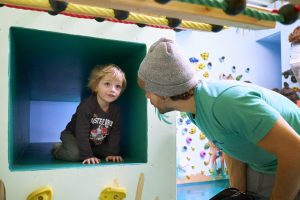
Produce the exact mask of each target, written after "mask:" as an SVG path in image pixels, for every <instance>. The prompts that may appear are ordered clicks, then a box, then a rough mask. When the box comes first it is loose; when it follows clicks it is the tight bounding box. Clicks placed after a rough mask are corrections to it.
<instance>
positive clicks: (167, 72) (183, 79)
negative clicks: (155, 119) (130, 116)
mask: <svg viewBox="0 0 300 200" xmlns="http://www.w3.org/2000/svg"><path fill="white" fill-rule="evenodd" d="M197 83H198V79H197V77H196V72H195V70H194V69H193V68H192V67H191V65H190V63H189V61H188V59H187V58H186V57H185V56H184V54H183V53H182V52H181V51H180V49H179V48H178V46H176V44H175V43H174V42H173V41H172V40H169V39H166V38H161V39H159V40H158V41H157V42H155V43H154V44H153V45H152V46H151V47H150V49H149V52H148V54H147V55H146V57H145V58H144V60H143V61H142V63H141V65H140V68H139V71H138V84H139V86H140V87H141V88H143V89H145V90H146V92H147V97H148V96H149V97H150V96H151V97H152V96H156V97H158V99H159V97H162V99H161V100H163V99H167V98H168V97H174V96H178V95H179V96H180V95H182V94H185V93H190V90H191V89H192V88H194V87H195V86H196V85H197ZM183 96H185V95H183ZM149 97H148V98H149ZM149 99H150V98H149ZM156 99H157V98H156ZM150 101H151V99H150ZM151 103H152V104H155V102H154V100H153V102H151ZM154 106H156V107H157V108H159V106H158V105H154ZM161 110H163V109H161ZM161 110H160V111H161ZM167 111H171V108H170V109H167ZM167 111H165V112H167Z"/></svg>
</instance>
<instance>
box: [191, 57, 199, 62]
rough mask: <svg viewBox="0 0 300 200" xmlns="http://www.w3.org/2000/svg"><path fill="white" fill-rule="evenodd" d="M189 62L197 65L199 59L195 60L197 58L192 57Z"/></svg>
mask: <svg viewBox="0 0 300 200" xmlns="http://www.w3.org/2000/svg"><path fill="white" fill-rule="evenodd" d="M189 60H190V62H191V63H197V62H199V60H198V59H197V58H195V57H190V58H189Z"/></svg>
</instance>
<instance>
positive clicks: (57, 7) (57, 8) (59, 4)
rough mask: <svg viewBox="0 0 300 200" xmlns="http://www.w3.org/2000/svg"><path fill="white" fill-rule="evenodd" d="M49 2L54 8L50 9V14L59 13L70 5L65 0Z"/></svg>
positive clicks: (50, 0)
mask: <svg viewBox="0 0 300 200" xmlns="http://www.w3.org/2000/svg"><path fill="white" fill-rule="evenodd" d="M49 4H50V6H51V8H52V10H49V11H48V13H49V14H50V15H57V14H59V13H60V12H62V11H64V10H66V9H67V7H68V3H67V2H64V1H57V0H49Z"/></svg>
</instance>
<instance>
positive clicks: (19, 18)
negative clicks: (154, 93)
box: [0, 7, 176, 200]
mask: <svg viewBox="0 0 300 200" xmlns="http://www.w3.org/2000/svg"><path fill="white" fill-rule="evenodd" d="M0 18H1V20H0V44H1V46H0V66H1V67H0V81H1V83H0V91H1V93H0V127H1V129H0V179H2V180H3V181H4V183H5V186H6V195H7V197H6V198H7V199H11V200H21V199H26V197H27V195H28V194H29V193H31V192H32V191H34V190H35V189H37V188H40V187H42V186H46V185H49V186H51V187H52V188H53V190H54V198H53V199H57V200H62V199H74V200H83V199H89V200H92V199H98V196H99V193H100V191H101V190H102V189H103V187H104V186H106V185H112V183H113V180H114V179H118V181H119V184H120V186H121V187H125V188H126V189H127V198H126V199H130V200H131V199H134V196H135V191H136V187H137V182H138V178H139V174H140V173H144V174H145V184H144V190H143V200H152V199H154V198H155V197H156V196H158V197H159V198H160V199H162V200H168V199H169V200H174V199H176V177H175V174H176V170H175V160H176V159H175V154H176V153H175V126H170V125H167V124H165V123H163V122H161V121H159V119H158V118H157V116H156V114H155V112H154V108H153V107H152V106H151V104H148V108H147V109H148V163H147V164H137V165H129V164H123V165H106V166H86V167H82V168H70V169H61V168H60V169H55V170H39V171H13V172H12V171H10V170H9V165H8V123H9V121H8V105H9V102H8V91H9V88H8V73H9V72H8V66H9V28H10V27H11V26H18V27H25V28H32V29H39V30H46V31H54V32H61V33H68V34H76V35H84V36H91V37H96V38H107V39H114V40H123V41H124V40H125V41H130V42H140V43H146V44H147V46H148V47H149V45H150V44H152V43H153V42H154V41H156V40H157V39H158V38H160V37H162V36H165V37H169V38H174V36H175V34H174V32H173V31H170V30H162V29H154V28H143V29H140V28H139V27H137V26H135V25H125V24H117V23H110V22H103V23H99V22H96V21H95V20H89V19H78V18H71V17H66V16H62V15H57V16H50V15H48V14H47V13H46V12H38V11H25V10H18V9H13V8H7V7H2V8H1V11H0ZM28 48H30V47H28ZM168 120H170V121H173V122H175V114H173V115H172V114H171V115H170V118H169V119H168ZM166 147H169V148H166Z"/></svg>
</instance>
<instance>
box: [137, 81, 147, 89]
mask: <svg viewBox="0 0 300 200" xmlns="http://www.w3.org/2000/svg"><path fill="white" fill-rule="evenodd" d="M137 83H138V85H139V86H140V88H142V89H143V90H144V89H145V81H144V80H142V79H140V78H138V79H137Z"/></svg>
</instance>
